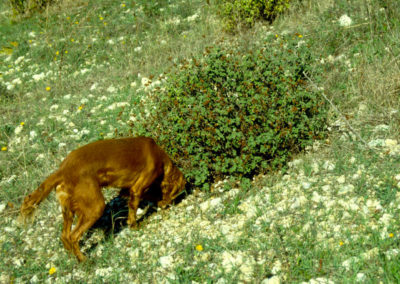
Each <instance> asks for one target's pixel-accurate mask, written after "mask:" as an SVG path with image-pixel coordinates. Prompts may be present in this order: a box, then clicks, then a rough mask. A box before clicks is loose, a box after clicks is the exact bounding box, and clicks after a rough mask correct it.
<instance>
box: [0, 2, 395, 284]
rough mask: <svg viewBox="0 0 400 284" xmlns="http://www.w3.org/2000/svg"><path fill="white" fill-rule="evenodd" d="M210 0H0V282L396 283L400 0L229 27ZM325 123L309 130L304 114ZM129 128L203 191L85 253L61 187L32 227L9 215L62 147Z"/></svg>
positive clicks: (292, 11) (312, 6) (334, 5)
mask: <svg viewBox="0 0 400 284" xmlns="http://www.w3.org/2000/svg"><path fill="white" fill-rule="evenodd" d="M275 2H276V1H275ZM350 2H351V3H350ZM221 3H222V2H219V1H218V2H214V1H209V4H207V1H203V0H198V1H180V0H169V1H149V0H138V1H126V2H124V1H122V2H119V1H110V0H98V1H79V0H78V1H75V0H74V1H72V0H64V1H57V2H56V3H55V4H54V5H50V6H48V7H46V9H45V10H44V11H43V12H41V13H35V12H33V13H26V14H24V15H19V14H13V11H12V7H11V6H10V4H9V2H4V1H3V2H0V114H1V115H0V149H1V151H0V189H1V190H0V255H1V256H0V283H28V282H31V283H35V282H37V283H42V282H46V281H48V282H50V283H53V282H54V283H100V282H102V283H103V282H109V283H118V282H120V283H135V282H136V283H143V282H154V283H161V282H163V281H165V282H167V281H168V282H173V283H191V282H192V281H196V282H199V283H206V282H207V283H208V282H210V283H218V282H219V283H237V282H240V281H241V282H247V283H261V282H263V281H264V282H263V283H278V282H280V283H302V282H306V283H316V282H319V283H356V282H367V283H372V282H380V281H382V282H383V283H398V282H400V274H399V270H398V267H400V251H399V240H400V225H399V221H398V220H399V215H400V206H399V204H400V193H399V188H400V112H399V109H400V88H399V82H400V67H399V63H398V58H399V55H400V46H399V45H398V44H397V43H398V42H400V20H399V19H400V2H399V1H395V0H388V1H381V0H371V1H364V0H355V1H346V0H338V1H331V0H323V1H309V0H302V1H297V0H293V1H291V2H290V6H289V8H288V9H287V10H286V11H285V12H284V13H282V14H279V15H278V16H277V17H276V18H275V20H274V21H273V22H272V23H268V21H254V22H252V23H253V24H252V25H251V28H249V27H247V28H248V29H246V30H243V29H241V27H239V28H238V29H237V30H236V32H237V33H236V34H233V33H229V34H226V33H224V32H223V29H226V26H225V24H226V18H224V17H223V15H222V14H221V10H220V9H221V6H220V5H219V4H221ZM225 3H228V2H225ZM229 3H233V2H229ZM237 3H239V2H237ZM237 25H238V26H241V25H244V24H241V23H238V24H237ZM244 31H245V32H244ZM289 50H291V51H292V52H289ZM236 61H237V62H236ZM297 63H298V64H297ZM279 67H282V68H281V69H283V70H281V69H280V68H279ZM297 68H299V69H297ZM301 68H303V69H301ZM303 71H305V72H304V73H306V74H307V77H305V75H304V73H303ZM269 72H271V74H272V72H275V73H276V74H277V75H276V77H274V76H272V75H271V76H270V75H268V74H269ZM263 73H266V74H267V75H265V76H264V75H261V74H263ZM229 78H235V79H236V80H234V81H233V80H231V81H229ZM309 78H310V79H309ZM290 79H291V80H290ZM201 80H203V81H204V82H203V81H201ZM282 80H285V81H282ZM296 82H297V83H298V84H296ZM273 84H275V86H276V89H274V88H272V86H273ZM246 86H247V87H246ZM278 87H279V89H278ZM266 88H269V94H270V95H271V97H269V96H266V97H261V96H260V94H262V90H265V89H266ZM244 89H247V91H246V90H244ZM281 89H282V90H281ZM235 94H237V98H236V100H235V99H234V98H235V97H236V96H235ZM207 96H209V97H207ZM273 97H277V98H278V102H275V101H272V100H271V101H269V100H268V99H269V98H273ZM290 97H293V98H303V100H300V99H299V100H296V101H298V103H299V104H301V103H303V104H305V106H304V108H305V109H309V110H310V111H311V112H312V113H310V112H308V113H307V115H306V116H304V115H302V116H300V113H301V112H300V107H299V106H297V105H293V104H294V101H293V100H289V99H288V98H290ZM253 99H254V100H255V101H254V102H253V101H252V100H253ZM264 99H265V100H264ZM208 100H209V102H208ZM279 100H280V101H279ZM249 102H250V103H249ZM321 102H324V105H319V104H320V103H321ZM224 103H226V104H229V106H231V107H233V108H235V113H236V114H237V115H236V116H235V115H234V114H235V113H233V111H229V107H228V108H224V107H223V104H224ZM269 103H270V104H272V108H271V109H269V108H267V104H269ZM274 103H275V105H274ZM175 104H176V105H175ZM189 105H192V107H191V108H189ZM313 105H315V106H318V107H317V109H316V110H318V111H319V113H318V114H317V113H316V110H315V109H313V107H312V106H313ZM177 106H179V107H177ZM279 106H281V109H282V112H281V113H279V112H278V114H279V116H278V117H277V116H276V115H278V114H275V112H273V111H274V110H273V107H278V110H279ZM293 107H296V108H297V109H298V112H289V113H288V112H286V111H283V110H284V109H291V110H294V109H293ZM192 109H194V110H195V111H196V112H197V113H196V112H194V113H192V112H190V110H192ZM167 110H168V112H167ZM180 111H181V112H180ZM261 111H262V112H263V113H264V114H265V115H264V116H262V113H261ZM275 111H276V110H275ZM224 112H225V113H224ZM257 112H258V113H257ZM212 114H215V117H213V116H212ZM296 114H297V115H298V116H296ZM196 116H197V118H198V119H197V120H196ZM241 116H242V117H243V119H242V118H241ZM216 118H218V120H219V121H220V124H218V125H215V124H213V121H215V120H214V119H216ZM253 118H254V121H255V122H257V123H256V124H254V123H253V124H252V123H251V122H250V121H252V119H253ZM238 119H239V121H240V122H237V120H238ZM265 119H270V120H271V119H272V122H275V123H277V125H279V123H278V122H282V125H280V129H279V131H281V132H279V131H277V132H276V133H275V132H274V135H272V136H271V137H268V140H266V141H263V142H265V145H270V147H271V148H272V149H275V152H273V153H272V152H270V154H266V153H267V152H266V153H265V155H264V154H263V153H261V152H262V151H263V149H264V148H263V147H264V144H262V143H261V142H260V141H259V140H257V139H256V138H257V137H262V136H261V135H262V130H259V129H254V128H256V127H257V125H258V127H261V126H263V127H264V126H265V127H266V129H267V130H266V133H270V132H271V129H273V130H275V127H274V128H272V126H270V125H269V124H264V122H265ZM228 120H229V121H228ZM292 121H293V122H294V121H295V122H296V123H293V122H292ZM175 122H178V123H175ZM289 122H291V123H292V133H291V134H290V132H283V130H284V129H285V127H286V128H289V127H288V126H289ZM196 123H197V124H198V126H197V125H196ZM201 123H202V124H203V125H202V124H201ZM300 123H304V125H303V126H301V125H299V124H300ZM324 123H325V124H326V128H327V130H328V131H329V132H328V136H324V137H323V138H321V139H316V140H314V141H312V142H311V140H310V139H309V138H310V137H308V133H307V132H306V131H304V130H305V129H311V130H312V131H315V133H316V136H318V135H319V134H323V132H319V131H320V130H322V129H323V127H322V126H325V125H324ZM242 124H244V126H243V127H242ZM321 125H322V126H321ZM202 126H203V128H202ZM207 126H209V127H212V129H207V130H210V132H207V131H205V127H207ZM185 127H186V128H185ZM246 127H247V128H246ZM252 127H253V129H252ZM269 127H271V128H269ZM228 128H229V129H228ZM233 128H236V130H237V131H235V132H233V131H230V130H233ZM186 129H188V130H190V131H192V130H193V131H199V130H200V134H201V135H199V136H197V135H192V132H190V134H189V133H188V131H187V130H186ZM264 129H265V128H264ZM184 130H185V131H184ZM217 130H218V131H219V132H220V133H221V135H220V136H218V133H217ZM239 130H240V131H239ZM294 130H296V131H297V130H299V131H298V132H294ZM146 131H147V132H146ZM213 131H215V136H213V135H210V134H212V133H213ZM257 131H259V132H257ZM302 131H303V132H302ZM236 132H237V133H238V135H239V138H241V139H242V140H235V139H236V138H235V137H233V136H235V135H236ZM139 133H142V134H147V135H149V136H150V135H151V136H154V137H156V138H157V139H158V140H159V141H160V142H161V143H163V144H164V146H165V147H166V149H167V150H168V151H169V152H170V154H171V156H173V158H174V160H175V161H176V162H177V163H178V164H179V165H180V166H181V168H182V169H184V171H185V174H186V175H187V176H188V177H189V178H190V179H191V181H192V183H195V184H198V187H199V188H202V187H204V184H206V183H209V190H200V189H194V191H193V193H192V194H190V195H189V196H187V197H186V198H185V199H184V200H183V201H182V202H181V203H179V204H178V205H176V206H172V207H170V208H169V209H167V210H160V211H157V212H154V213H153V214H152V215H151V216H148V217H145V218H144V219H143V221H142V222H141V226H140V228H139V229H138V230H136V231H131V230H129V229H124V230H123V231H122V232H121V233H120V234H118V235H115V236H112V237H111V238H104V236H103V234H102V231H101V230H97V231H95V232H94V234H93V235H91V236H90V237H89V238H87V239H86V240H84V242H83V249H84V252H85V254H87V256H88V262H87V263H84V264H78V263H77V262H76V260H75V258H73V257H72V256H71V255H69V254H68V253H66V251H65V250H64V248H63V246H62V243H61V241H60V240H59V238H60V233H61V226H62V217H61V212H60V209H59V205H58V203H57V201H56V199H55V196H54V194H51V195H50V198H49V199H48V200H47V201H45V202H43V203H42V204H41V205H40V207H39V208H38V210H37V216H36V219H35V221H34V223H33V224H32V225H28V226H26V227H24V226H20V225H19V224H18V223H17V222H16V218H17V216H18V209H19V206H20V204H21V201H22V199H23V197H24V196H25V195H26V194H28V193H29V192H31V191H33V190H34V188H35V187H36V186H38V184H39V183H40V182H41V181H42V180H43V179H44V178H45V177H46V176H47V175H48V174H50V173H51V172H52V171H53V170H54V169H55V168H56V167H57V166H58V165H59V163H60V161H61V160H62V159H63V158H64V157H65V155H66V154H67V153H68V152H70V151H71V150H73V149H75V148H76V147H78V146H80V145H84V144H87V143H89V142H91V141H95V140H98V139H105V138H113V137H120V136H126V135H137V134H139ZM271 133H272V132H271ZM278 133H279V134H278ZM281 133H286V134H287V136H284V137H285V139H287V140H285V139H283V137H282V138H281V137H280V135H281ZM226 134H228V135H226ZM169 135H170V136H169ZM251 135H254V136H253V137H255V138H254V144H252V145H251V147H248V149H246V151H247V150H248V151H249V152H245V153H246V154H248V155H250V156H252V158H253V160H251V162H250V160H249V161H248V164H245V163H243V160H239V159H238V160H237V163H235V162H236V160H235V155H237V156H238V157H239V152H240V151H241V150H242V148H241V145H240V146H239V145H237V144H236V146H235V142H234V141H243V137H245V138H248V139H247V140H246V142H248V141H250V137H251ZM167 137H170V139H169V140H168V138H167ZM234 138H235V139H234ZM313 138H314V137H313ZM316 138H317V137H316ZM185 139H187V140H185ZM190 141H191V142H192V143H193V145H192V147H193V148H192V149H191V148H190V146H186V145H191V144H185V143H189V142H190ZM290 141H293V142H290ZM178 142H179V143H180V144H179V143H178ZM285 142H287V144H285ZM173 143H175V144H173ZM212 143H214V145H215V147H214V148H213V147H210V145H209V144H212ZM282 143H283V144H282ZM290 143H293V144H290ZM302 143H303V145H302ZM247 146H248V144H247ZM296 146H297V147H298V148H296ZM185 147H187V148H186V149H184V148H185ZM224 149H225V150H226V151H225V152H224ZM243 149H244V148H243ZM184 150H186V151H188V153H187V154H188V155H186V153H185V152H184ZM196 150H197V151H196ZM234 150H236V153H235V152H234ZM292 150H295V151H292ZM298 150H300V151H298ZM257 151H259V153H257ZM182 153H183V154H182ZM210 153H211V154H210ZM277 153H280V154H281V155H282V156H277ZM189 154H190V155H189ZM266 155H270V156H271V158H272V156H273V155H275V156H276V157H281V158H282V160H275V162H272V160H271V161H268V163H266V160H268V159H269V157H268V156H267V158H265V157H266ZM192 157H195V159H193V158H192ZM218 157H223V158H224V159H226V161H227V163H228V164H227V165H224V164H223V163H218V161H214V160H213V158H214V159H217V158H218ZM261 157H262V159H261ZM239 158H241V156H240V157H239ZM288 158H291V160H290V162H289V163H287V164H285V161H287V159H288ZM196 159H197V160H196ZM202 159H203V160H204V159H209V163H210V164H211V165H207V167H204V168H203V167H202V166H201V160H202ZM233 161H235V162H233ZM192 163H193V164H192ZM195 163H197V164H195ZM274 163H275V164H274ZM280 166H282V168H280ZM271 169H275V170H273V171H270V170H271ZM257 173H260V174H257ZM253 174H256V175H255V176H253ZM241 175H242V177H247V178H246V179H239V178H238V177H239V176H241ZM213 180H214V181H213ZM203 181H205V182H204V183H203ZM205 187H207V186H205ZM104 193H105V195H106V198H107V200H109V199H111V198H112V197H113V196H115V194H116V191H115V190H113V189H105V190H104ZM142 214H143V213H142ZM142 214H141V215H142Z"/></svg>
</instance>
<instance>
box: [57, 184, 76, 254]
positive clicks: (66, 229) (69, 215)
mask: <svg viewBox="0 0 400 284" xmlns="http://www.w3.org/2000/svg"><path fill="white" fill-rule="evenodd" d="M56 197H57V199H58V201H59V202H60V205H61V210H62V214H63V219H64V224H63V230H62V233H61V241H62V243H63V245H64V248H65V249H66V250H69V251H72V244H71V240H70V234H71V226H72V222H73V220H74V213H73V212H72V210H71V209H72V208H71V199H70V195H69V193H68V191H67V190H66V185H65V184H64V183H62V184H59V185H58V186H57V187H56Z"/></svg>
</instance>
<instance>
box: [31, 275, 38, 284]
mask: <svg viewBox="0 0 400 284" xmlns="http://www.w3.org/2000/svg"><path fill="white" fill-rule="evenodd" d="M29 282H30V283H38V282H39V277H38V276H37V275H33V277H32V278H31V280H30V281H29Z"/></svg>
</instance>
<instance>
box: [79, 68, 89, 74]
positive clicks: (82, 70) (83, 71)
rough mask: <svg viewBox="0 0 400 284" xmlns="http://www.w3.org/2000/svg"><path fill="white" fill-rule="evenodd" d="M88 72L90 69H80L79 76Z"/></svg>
mask: <svg viewBox="0 0 400 284" xmlns="http://www.w3.org/2000/svg"><path fill="white" fill-rule="evenodd" d="M89 71H90V69H87V68H83V69H81V74H82V75H84V74H86V73H87V72H89Z"/></svg>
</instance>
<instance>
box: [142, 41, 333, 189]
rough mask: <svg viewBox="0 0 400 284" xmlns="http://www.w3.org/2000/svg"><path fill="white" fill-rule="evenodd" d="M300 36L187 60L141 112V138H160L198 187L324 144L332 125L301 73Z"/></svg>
mask: <svg viewBox="0 0 400 284" xmlns="http://www.w3.org/2000/svg"><path fill="white" fill-rule="evenodd" d="M295 37H296V39H295V40H294V41H290V42H286V41H284V40H282V39H275V37H274V38H273V39H270V40H269V43H268V44H266V45H265V47H264V48H261V49H259V50H257V51H255V52H247V53H246V52H244V53H243V52H240V51H235V50H231V49H229V48H223V47H210V48H208V49H206V51H205V53H204V57H203V58H202V59H196V58H193V59H192V60H191V61H187V62H182V64H181V65H180V66H179V67H178V69H179V70H178V71H176V72H171V73H169V74H167V75H166V78H167V79H166V82H165V84H164V86H163V87H162V88H160V87H159V88H157V89H155V90H154V91H153V93H152V94H151V95H150V96H148V99H147V101H146V102H144V105H142V106H141V107H138V108H137V109H144V111H143V112H141V113H140V114H138V116H139V117H138V118H139V120H140V121H142V124H141V126H140V127H141V128H140V129H135V132H136V133H138V132H139V134H141V135H147V136H152V137H154V138H155V139H156V140H158V143H159V144H160V145H162V146H163V147H164V149H166V151H167V152H168V153H169V154H170V155H171V156H172V158H173V160H175V161H176V162H177V163H178V166H179V167H181V168H182V169H183V171H184V172H185V175H186V176H187V178H188V179H189V180H190V182H192V183H193V184H194V185H196V186H200V185H203V186H204V185H205V186H206V187H207V186H208V185H207V183H208V182H210V181H213V180H214V179H215V178H217V177H222V176H225V175H234V176H242V177H251V176H252V175H254V174H256V173H259V172H261V171H266V170H270V169H276V168H279V167H281V166H282V165H284V163H285V162H286V161H287V160H288V159H289V158H290V157H291V156H292V154H293V153H295V152H298V151H300V150H301V149H304V147H306V146H307V145H310V144H311V143H312V142H313V140H314V139H319V138H322V136H323V133H324V132H323V131H324V129H325V120H326V110H325V106H324V102H323V100H322V99H321V96H320V95H319V94H318V93H316V92H314V91H312V90H311V89H310V88H309V86H308V85H307V82H306V79H305V78H304V75H303V71H307V70H308V69H309V64H310V62H312V59H311V55H310V53H309V51H308V49H307V47H306V46H305V45H299V44H298V43H297V41H298V37H297V36H295ZM150 98H153V100H151V99H150Z"/></svg>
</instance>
